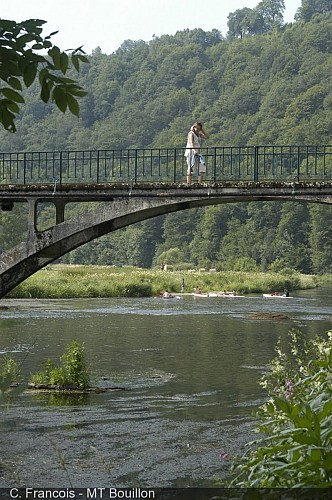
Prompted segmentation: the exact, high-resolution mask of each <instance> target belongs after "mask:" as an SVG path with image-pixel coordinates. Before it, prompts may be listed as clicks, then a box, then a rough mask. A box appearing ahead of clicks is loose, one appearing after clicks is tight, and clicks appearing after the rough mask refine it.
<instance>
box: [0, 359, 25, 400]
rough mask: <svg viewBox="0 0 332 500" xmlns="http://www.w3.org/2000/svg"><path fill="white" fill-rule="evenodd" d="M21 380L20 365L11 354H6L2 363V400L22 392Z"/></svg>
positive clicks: (0, 397)
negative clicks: (19, 383)
mask: <svg viewBox="0 0 332 500" xmlns="http://www.w3.org/2000/svg"><path fill="white" fill-rule="evenodd" d="M19 380H20V367H19V365H18V364H17V362H16V361H15V360H14V359H13V358H11V357H10V356H4V357H3V358H2V359H1V364H0V402H1V400H6V401H8V400H10V399H11V398H12V397H13V396H15V395H18V394H20V393H21V392H22V390H23V389H22V388H21V387H20V386H19V385H18V382H19Z"/></svg>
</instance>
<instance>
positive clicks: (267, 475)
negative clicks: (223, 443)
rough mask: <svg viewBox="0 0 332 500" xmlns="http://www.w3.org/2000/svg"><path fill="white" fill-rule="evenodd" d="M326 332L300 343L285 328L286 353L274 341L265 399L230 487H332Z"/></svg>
mask: <svg viewBox="0 0 332 500" xmlns="http://www.w3.org/2000/svg"><path fill="white" fill-rule="evenodd" d="M331 340H332V331H330V332H328V333H327V338H321V337H319V338H316V339H314V340H313V341H311V342H310V341H306V340H305V339H304V338H303V334H301V332H299V331H295V330H292V331H291V332H290V351H291V352H290V353H286V352H285V351H284V350H283V349H282V348H281V345H280V341H279V343H278V345H277V348H276V352H277V356H276V358H275V359H274V360H273V361H272V362H271V363H270V366H269V370H270V371H269V372H268V373H267V374H266V375H264V376H263V378H262V382H261V384H262V386H263V387H264V388H265V389H266V390H267V391H268V394H269V396H270V400H269V401H268V402H267V403H265V404H264V405H263V406H262V407H261V409H260V411H259V412H258V418H259V420H260V425H259V427H258V429H257V431H258V432H259V433H260V434H261V435H262V436H263V437H261V438H260V439H258V440H257V441H255V442H253V443H249V446H250V448H249V451H248V453H247V455H246V456H245V458H244V459H242V460H241V462H240V463H239V464H237V465H236V466H235V468H234V470H235V472H236V477H235V478H234V479H233V480H232V481H231V482H230V486H232V487H236V486H237V487H247V488H252V487H255V488H279V487H281V488H305V487H316V488H327V487H331V485H332V451H331V449H332V448H331V445H332V384H331V380H332V346H331Z"/></svg>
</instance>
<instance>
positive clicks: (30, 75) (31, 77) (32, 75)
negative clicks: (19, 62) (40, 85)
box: [23, 64, 37, 87]
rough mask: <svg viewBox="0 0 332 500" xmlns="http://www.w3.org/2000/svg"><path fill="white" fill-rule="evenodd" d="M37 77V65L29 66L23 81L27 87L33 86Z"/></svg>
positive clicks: (24, 72) (24, 73)
mask: <svg viewBox="0 0 332 500" xmlns="http://www.w3.org/2000/svg"><path fill="white" fill-rule="evenodd" d="M36 75H37V65H36V64H28V65H27V66H26V67H25V68H24V71H23V80H24V83H25V85H26V86H27V87H30V85H32V84H33V82H34V81H35V79H36Z"/></svg>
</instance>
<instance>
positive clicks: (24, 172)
mask: <svg viewBox="0 0 332 500" xmlns="http://www.w3.org/2000/svg"><path fill="white" fill-rule="evenodd" d="M26 155H27V154H26V153H24V154H23V184H25V181H26V167H27V160H26ZM17 159H18V155H17Z"/></svg>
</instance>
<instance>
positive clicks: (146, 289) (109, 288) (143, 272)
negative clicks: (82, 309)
mask: <svg viewBox="0 0 332 500" xmlns="http://www.w3.org/2000/svg"><path fill="white" fill-rule="evenodd" d="M182 278H183V279H184V281H185V290H184V291H185V292H186V293H191V292H193V290H194V288H195V287H200V288H201V289H202V290H203V291H212V290H213V291H220V290H224V289H227V290H236V291H237V293H240V294H248V293H263V292H273V291H280V290H284V289H285V288H287V289H289V290H298V289H306V288H313V287H315V286H317V284H318V278H317V277H316V276H311V275H310V276H309V275H302V274H299V273H296V272H294V273H287V274H282V273H254V272H241V271H238V272H235V271H226V272H215V273H208V272H205V273H199V272H198V271H197V272H196V271H195V272H189V271H161V270H159V269H140V268H134V267H121V268H116V267H107V266H70V265H52V266H48V267H47V268H46V269H43V270H41V271H39V272H37V273H36V274H34V275H33V276H31V277H30V278H28V279H27V280H25V281H24V282H23V283H21V284H20V285H18V286H17V287H16V288H15V289H13V290H12V291H11V292H10V293H9V294H8V295H7V297H11V298H44V299H46V298H75V297H76V298H85V297H87V298H89V297H150V296H153V295H157V294H159V293H160V291H161V290H168V291H170V292H173V293H180V291H181V281H182Z"/></svg>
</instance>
